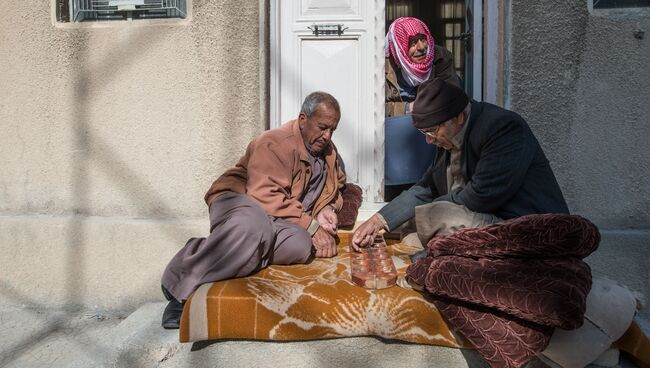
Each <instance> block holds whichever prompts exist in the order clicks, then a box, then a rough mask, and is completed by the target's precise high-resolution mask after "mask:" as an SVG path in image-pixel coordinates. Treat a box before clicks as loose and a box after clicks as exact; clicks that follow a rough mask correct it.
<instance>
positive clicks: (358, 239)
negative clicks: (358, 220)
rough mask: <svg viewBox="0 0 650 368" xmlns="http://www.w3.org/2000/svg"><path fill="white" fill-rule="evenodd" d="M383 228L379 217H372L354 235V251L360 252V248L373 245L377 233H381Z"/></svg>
mask: <svg viewBox="0 0 650 368" xmlns="http://www.w3.org/2000/svg"><path fill="white" fill-rule="evenodd" d="M383 228H384V224H383V223H382V222H381V220H380V219H379V217H378V216H377V215H372V217H370V218H369V219H368V221H366V222H364V223H363V224H361V226H359V228H358V229H357V230H356V231H355V232H354V234H353V235H352V243H351V245H352V249H354V250H355V251H356V252H358V251H359V248H360V247H366V246H368V245H371V244H372V243H373V241H374V240H375V236H377V233H379V231H380V230H382V229H383Z"/></svg>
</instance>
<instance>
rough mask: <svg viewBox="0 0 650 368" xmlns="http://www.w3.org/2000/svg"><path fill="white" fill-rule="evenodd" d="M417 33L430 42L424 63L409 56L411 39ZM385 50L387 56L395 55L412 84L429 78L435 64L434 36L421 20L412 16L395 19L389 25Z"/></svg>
mask: <svg viewBox="0 0 650 368" xmlns="http://www.w3.org/2000/svg"><path fill="white" fill-rule="evenodd" d="M417 34H423V35H425V36H426V38H427V43H428V44H429V48H428V50H427V56H426V58H425V59H424V62H422V63H414V62H413V61H412V60H411V58H410V57H409V40H410V39H411V37H413V36H415V35H417ZM384 51H385V52H386V56H389V55H392V56H393V59H394V60H395V62H396V63H397V65H398V66H399V67H400V68H402V71H403V73H402V74H403V75H404V78H406V80H407V81H408V82H409V83H410V84H411V85H412V86H418V85H420V84H421V83H422V82H425V81H426V80H428V79H429V75H430V74H431V64H433V36H431V32H429V28H427V26H426V24H424V23H423V22H422V21H421V20H419V19H417V18H412V17H402V18H397V19H395V21H393V23H391V25H390V27H388V33H386V44H385V46H384Z"/></svg>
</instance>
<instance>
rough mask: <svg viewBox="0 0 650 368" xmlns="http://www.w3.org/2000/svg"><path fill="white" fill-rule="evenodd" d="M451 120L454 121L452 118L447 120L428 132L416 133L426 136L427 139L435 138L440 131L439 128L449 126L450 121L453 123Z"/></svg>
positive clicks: (422, 130)
mask: <svg viewBox="0 0 650 368" xmlns="http://www.w3.org/2000/svg"><path fill="white" fill-rule="evenodd" d="M453 120H454V119H453V118H452V119H449V120H447V121H445V122H444V123H442V124H438V125H435V126H433V127H431V128H429V129H428V130H424V129H418V131H419V132H420V133H422V134H424V135H426V136H427V137H429V138H436V136H438V130H439V129H440V127H441V126H443V125H447V124H449V123H450V122H451V121H453Z"/></svg>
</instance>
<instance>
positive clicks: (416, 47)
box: [384, 17, 460, 116]
mask: <svg viewBox="0 0 650 368" xmlns="http://www.w3.org/2000/svg"><path fill="white" fill-rule="evenodd" d="M384 51H385V53H386V116H397V115H404V114H409V113H410V111H411V110H410V107H411V104H410V103H411V102H413V101H414V100H415V96H416V93H417V87H418V86H419V85H420V84H422V83H423V82H425V81H427V80H429V79H432V78H441V79H444V80H445V81H447V82H450V83H453V84H455V85H456V86H459V87H460V78H458V75H457V74H456V70H455V69H454V65H453V64H454V59H453V56H452V54H451V52H449V50H447V49H445V48H444V47H442V46H438V45H435V44H434V42H433V36H431V32H429V28H428V27H427V26H426V24H424V23H423V22H422V21H421V20H419V19H417V18H412V17H402V18H397V19H395V21H393V23H391V25H390V27H389V28H388V33H387V34H386V46H385V47H384Z"/></svg>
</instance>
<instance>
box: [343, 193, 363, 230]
mask: <svg viewBox="0 0 650 368" xmlns="http://www.w3.org/2000/svg"><path fill="white" fill-rule="evenodd" d="M362 194H363V192H362V190H361V187H359V186H358V185H356V184H352V183H347V184H345V187H344V188H343V190H342V191H341V195H342V196H343V208H341V211H339V213H338V216H339V226H340V227H352V226H354V223H355V221H356V220H357V215H358V214H359V207H361V201H362Z"/></svg>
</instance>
